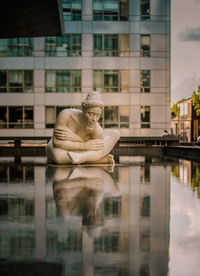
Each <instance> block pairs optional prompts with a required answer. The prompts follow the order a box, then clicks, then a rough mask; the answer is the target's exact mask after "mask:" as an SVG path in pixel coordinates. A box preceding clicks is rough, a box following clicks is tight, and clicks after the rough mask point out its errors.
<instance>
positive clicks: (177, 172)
mask: <svg viewBox="0 0 200 276" xmlns="http://www.w3.org/2000/svg"><path fill="white" fill-rule="evenodd" d="M172 176H175V177H176V178H178V179H179V181H180V182H181V183H183V184H189V185H191V187H192V189H193V191H196V192H197V196H198V197H200V165H199V162H191V161H187V160H181V161H179V165H177V166H173V167H172Z"/></svg>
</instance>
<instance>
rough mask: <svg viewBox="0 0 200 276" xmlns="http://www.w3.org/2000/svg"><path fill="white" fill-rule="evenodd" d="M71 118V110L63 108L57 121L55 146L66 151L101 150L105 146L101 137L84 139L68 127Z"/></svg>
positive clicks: (54, 135)
mask: <svg viewBox="0 0 200 276" xmlns="http://www.w3.org/2000/svg"><path fill="white" fill-rule="evenodd" d="M69 120H72V117H71V115H70V112H69V111H66V110H63V111H62V112H61V113H60V114H59V116H58V119H57V121H56V125H55V129H54V134H53V144H54V146H55V147H58V148H61V149H64V150H66V151H87V150H99V149H102V147H103V145H104V144H103V141H101V140H99V138H97V137H96V138H92V140H89V141H83V140H82V139H81V138H80V137H79V136H78V135H77V134H75V133H74V132H73V131H72V130H71V129H69V128H68V127H67V125H68V124H67V123H68V122H69Z"/></svg>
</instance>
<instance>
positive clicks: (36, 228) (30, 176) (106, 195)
mask: <svg viewBox="0 0 200 276" xmlns="http://www.w3.org/2000/svg"><path fill="white" fill-rule="evenodd" d="M127 160H128V159H127ZM151 161H152V162H137V163H136V162H132V163H128V162H125V163H122V164H120V165H116V166H115V167H114V168H111V167H106V166H103V167H100V166H98V167H95V166H93V167H83V166H80V167H48V166H45V165H44V164H34V163H32V164H30V163H24V164H21V165H14V164H11V163H7V164H4V163H1V167H0V264H1V265H0V268H1V270H0V271H1V272H2V273H4V274H2V273H1V274H2V275H9V274H8V273H10V272H14V273H13V275H18V274H17V273H18V272H19V275H27V274H26V273H27V271H29V275H35V274H36V273H38V271H39V272H44V273H48V276H50V275H57V276H59V275H87V276H89V275H142V276H146V275H151V276H157V275H158V276H165V275H170V276H174V275H181V276H182V275H187V276H188V275H190V276H196V275H199V274H200V262H199V257H200V253H199V248H200V220H199V216H200V215H199V214H200V199H199V197H200V164H199V163H192V162H190V161H178V160H175V161H170V162H169V161H164V162H160V161H159V162H158V161H156V160H155V161H154V160H151ZM31 271H32V274H30V273H31ZM6 273H7V274H6ZM23 273H24V274H23ZM38 275H39V274H38Z"/></svg>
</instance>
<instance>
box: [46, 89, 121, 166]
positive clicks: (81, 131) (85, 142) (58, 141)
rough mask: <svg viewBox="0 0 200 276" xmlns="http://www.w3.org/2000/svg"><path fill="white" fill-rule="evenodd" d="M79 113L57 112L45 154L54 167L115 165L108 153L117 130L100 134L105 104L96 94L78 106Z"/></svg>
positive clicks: (116, 138) (75, 110) (117, 135)
mask: <svg viewBox="0 0 200 276" xmlns="http://www.w3.org/2000/svg"><path fill="white" fill-rule="evenodd" d="M81 106H82V111H81V110H77V109H64V110H63V111H61V112H60V114H59V116H58V118H57V121H56V124H55V128H54V134H53V138H52V139H51V140H50V142H49V143H48V145H47V148H46V154H47V158H48V160H49V161H51V162H55V163H57V164H82V163H114V159H113V156H112V155H110V154H109V153H110V151H111V150H112V149H113V147H114V145H115V144H116V143H117V141H118V140H119V131H118V130H107V131H103V129H102V128H101V126H100V125H99V123H98V120H99V118H100V116H101V112H102V110H103V107H104V104H103V102H102V100H101V95H100V94H99V93H98V92H91V93H89V94H88V96H87V97H86V99H85V100H84V101H83V102H82V103H81Z"/></svg>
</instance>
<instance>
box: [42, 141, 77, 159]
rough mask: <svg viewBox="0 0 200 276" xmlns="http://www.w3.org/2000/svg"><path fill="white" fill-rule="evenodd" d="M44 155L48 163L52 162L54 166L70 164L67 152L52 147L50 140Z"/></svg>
mask: <svg viewBox="0 0 200 276" xmlns="http://www.w3.org/2000/svg"><path fill="white" fill-rule="evenodd" d="M46 155H47V159H48V161H51V162H54V163H56V164H72V161H71V159H70V158H69V155H68V154H67V151H66V150H63V149H59V148H56V147H54V145H53V143H52V139H51V140H50V141H49V143H48V144H47V147H46Z"/></svg>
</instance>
